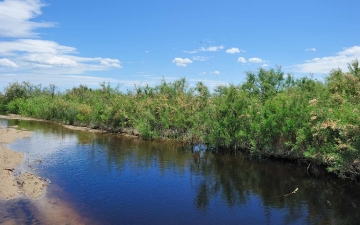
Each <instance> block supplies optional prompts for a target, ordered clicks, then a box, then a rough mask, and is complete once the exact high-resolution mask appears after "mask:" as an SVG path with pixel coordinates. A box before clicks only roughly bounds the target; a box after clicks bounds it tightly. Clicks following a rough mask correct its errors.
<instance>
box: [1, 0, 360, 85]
mask: <svg viewBox="0 0 360 225" xmlns="http://www.w3.org/2000/svg"><path fill="white" fill-rule="evenodd" d="M359 8H360V1H355V0H349V1H346V0H343V1H340V0H336V1H335V0H328V1H323V0H321V1H320V0H312V1H309V0H303V1H288V0H286V1H285V0H274V1H269V0H263V1H239V0H237V1H235V0H223V1H211V0H210V1H209V0H208V1H203V0H196V1H188V0H182V1H180V0H177V1H175V0H154V1H144V0H143V1H137V0H132V1H114V0H107V1H95V0H88V1H74V0H71V1H70V0H43V1H40V0H2V1H1V0H0V91H2V90H3V89H4V87H6V86H7V85H8V84H9V83H10V82H15V81H30V82H31V83H34V84H40V83H41V84H42V85H45V86H46V85H48V84H55V85H57V86H58V87H59V88H60V89H62V90H64V89H66V88H71V87H73V86H77V85H79V84H85V85H88V86H90V87H99V83H101V82H110V83H111V84H112V85H114V86H115V85H117V84H120V85H121V87H122V88H123V89H127V88H132V87H133V86H134V84H136V85H145V84H149V85H155V84H157V83H159V82H160V80H161V79H162V78H163V77H164V78H165V79H166V80H167V81H173V80H174V79H178V78H181V77H186V79H187V80H188V82H189V83H190V84H195V83H196V82H197V81H203V82H204V83H205V84H206V85H208V86H209V87H215V86H217V85H222V84H227V83H234V84H239V83H241V82H243V81H244V80H245V72H246V71H256V70H257V69H258V68H260V67H265V68H272V67H275V66H276V65H281V66H282V68H283V70H284V71H285V72H288V73H292V74H293V75H295V76H297V77H302V76H309V74H310V73H313V74H314V77H316V78H318V79H323V78H324V77H325V76H326V75H327V74H328V73H329V72H330V70H331V69H333V68H341V69H343V70H344V71H346V70H347V63H350V62H351V61H352V60H354V59H356V58H359V59H360V29H359V28H360V27H359V21H360V13H359V12H358V9H359Z"/></svg>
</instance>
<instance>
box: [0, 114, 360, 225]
mask: <svg viewBox="0 0 360 225" xmlns="http://www.w3.org/2000/svg"><path fill="white" fill-rule="evenodd" d="M0 123H1V124H6V125H8V126H13V125H18V126H19V129H27V130H32V131H34V134H33V135H32V136H31V137H30V138H25V139H21V140H18V141H16V142H15V143H13V144H10V145H9V148H11V149H13V150H17V151H20V152H24V153H25V159H26V160H27V163H24V164H23V165H22V167H23V169H27V170H29V169H31V170H34V171H32V172H35V173H37V174H38V175H40V176H42V177H46V178H48V179H50V180H51V184H50V185H49V187H48V193H47V195H48V196H56V197H58V198H59V199H62V200H63V201H64V202H67V203H68V205H71V207H73V208H74V209H75V210H76V212H77V213H78V214H79V215H80V216H81V217H83V218H87V221H90V223H88V224H92V223H93V224H358V223H359V221H360V186H359V185H358V184H356V183H353V182H351V181H345V180H341V179H338V178H336V177H334V176H332V175H330V174H327V173H324V172H322V171H321V170H319V169H316V168H315V167H311V168H310V169H309V170H307V166H306V165H299V164H296V163H289V162H281V161H278V160H270V159H250V158H249V157H248V156H244V155H242V154H240V153H238V154H236V155H235V154H215V153H211V152H206V151H195V152H194V151H192V149H191V147H189V146H182V145H177V144H174V143H169V142H160V141H142V140H140V139H136V138H129V137H122V136H116V135H111V134H96V133H89V132H81V131H72V130H69V129H66V128H64V127H62V126H58V125H54V124H49V123H42V122H35V121H17V120H0ZM31 162H37V163H31ZM29 165H32V166H31V168H29ZM296 188H298V190H297V192H296V193H294V194H290V195H287V194H289V193H291V192H293V191H294V190H295V189H296ZM284 195H287V196H284ZM11 204H13V206H12V207H10V208H9V209H8V211H10V212H13V213H12V214H11V213H10V217H11V215H13V216H15V215H17V216H19V214H17V213H16V212H17V211H21V212H22V214H20V215H23V217H24V218H23V220H22V221H24V224H25V222H26V223H28V224H38V223H39V224H40V222H38V220H37V217H34V216H33V215H32V211H31V210H27V208H29V206H28V204H30V203H29V202H27V200H18V201H17V202H16V203H15V202H13V203H11ZM0 205H1V204H0ZM0 218H1V211H0ZM31 221H33V222H31ZM34 221H35V222H34ZM39 221H40V220H39Z"/></svg>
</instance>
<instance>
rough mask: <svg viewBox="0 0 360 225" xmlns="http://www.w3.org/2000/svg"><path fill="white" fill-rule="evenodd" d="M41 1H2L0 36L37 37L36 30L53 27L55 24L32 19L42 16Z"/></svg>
mask: <svg viewBox="0 0 360 225" xmlns="http://www.w3.org/2000/svg"><path fill="white" fill-rule="evenodd" d="M43 6H44V4H43V3H42V2H41V1H40V0H4V1H0V21H1V23H0V36H3V37H12V38H21V37H26V38H28V37H36V36H38V34H37V33H35V32H34V30H35V29H38V28H45V27H52V26H54V23H50V22H33V21H30V20H31V19H33V18H35V17H37V16H39V15H41V14H42V12H41V7H43Z"/></svg>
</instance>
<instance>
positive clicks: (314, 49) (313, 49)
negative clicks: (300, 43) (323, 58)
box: [305, 48, 316, 52]
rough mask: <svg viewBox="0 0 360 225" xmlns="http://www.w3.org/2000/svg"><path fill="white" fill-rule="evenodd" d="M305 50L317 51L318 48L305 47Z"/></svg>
mask: <svg viewBox="0 0 360 225" xmlns="http://www.w3.org/2000/svg"><path fill="white" fill-rule="evenodd" d="M305 51H313V52H316V48H307V49H305Z"/></svg>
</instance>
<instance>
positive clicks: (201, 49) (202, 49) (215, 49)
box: [200, 45, 224, 52]
mask: <svg viewBox="0 0 360 225" xmlns="http://www.w3.org/2000/svg"><path fill="white" fill-rule="evenodd" d="M222 49H224V46H222V45H220V46H210V47H207V48H204V47H201V48H200V51H202V52H217V51H220V50H222Z"/></svg>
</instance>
